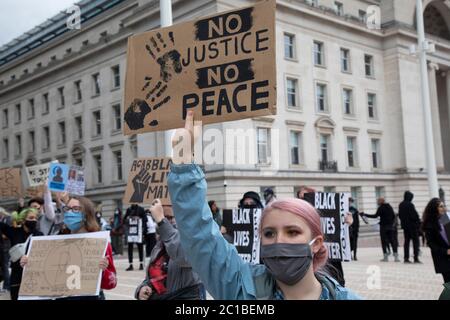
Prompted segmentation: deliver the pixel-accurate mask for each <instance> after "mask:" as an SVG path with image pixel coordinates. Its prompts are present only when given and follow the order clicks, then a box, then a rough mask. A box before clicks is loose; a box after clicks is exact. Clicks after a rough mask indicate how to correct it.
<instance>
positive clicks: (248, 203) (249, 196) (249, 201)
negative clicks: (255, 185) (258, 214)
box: [239, 191, 264, 209]
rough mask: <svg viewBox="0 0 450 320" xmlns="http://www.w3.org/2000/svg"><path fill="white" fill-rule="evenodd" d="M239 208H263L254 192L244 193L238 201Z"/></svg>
mask: <svg viewBox="0 0 450 320" xmlns="http://www.w3.org/2000/svg"><path fill="white" fill-rule="evenodd" d="M239 208H261V209H262V208H264V206H263V205H262V203H261V198H260V197H259V194H257V193H256V192H254V191H248V192H246V193H244V195H243V197H242V199H241V200H240V201H239Z"/></svg>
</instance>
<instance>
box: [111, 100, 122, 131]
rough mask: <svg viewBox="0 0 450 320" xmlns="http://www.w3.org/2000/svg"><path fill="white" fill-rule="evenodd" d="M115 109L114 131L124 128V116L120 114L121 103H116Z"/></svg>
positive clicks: (113, 107)
mask: <svg viewBox="0 0 450 320" xmlns="http://www.w3.org/2000/svg"><path fill="white" fill-rule="evenodd" d="M112 109H113V112H112V113H113V129H114V131H119V130H121V129H122V118H121V115H120V104H115V105H113V106H112Z"/></svg>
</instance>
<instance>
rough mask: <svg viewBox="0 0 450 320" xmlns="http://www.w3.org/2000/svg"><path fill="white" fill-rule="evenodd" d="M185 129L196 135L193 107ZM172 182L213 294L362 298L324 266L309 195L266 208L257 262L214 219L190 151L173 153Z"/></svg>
mask: <svg viewBox="0 0 450 320" xmlns="http://www.w3.org/2000/svg"><path fill="white" fill-rule="evenodd" d="M186 134H187V135H191V136H193V113H192V112H189V113H188V115H187V118H186V129H185V130H184V131H183V129H180V130H178V131H177V132H176V133H175V136H174V137H175V139H177V138H179V136H180V135H183V136H184V135H186ZM177 141H178V140H177ZM168 185H169V192H170V198H171V200H172V205H173V212H174V214H175V216H176V220H177V226H178V230H179V234H180V239H181V244H182V247H183V250H184V251H185V253H186V256H187V257H188V260H189V262H190V264H191V265H192V268H193V270H194V271H195V272H197V273H198V275H199V276H200V278H201V280H202V282H203V283H204V284H205V286H206V289H207V290H208V292H209V293H210V294H211V295H212V296H213V297H214V298H215V299H231V300H238V299H296V300H306V299H309V300H319V299H320V300H351V299H359V297H358V296H357V295H356V294H354V293H353V292H351V291H350V290H348V289H346V288H344V287H342V286H341V285H339V284H338V283H337V282H336V280H334V279H333V278H331V277H330V276H328V275H326V274H325V273H323V272H322V270H321V268H322V267H323V266H324V264H325V263H326V261H327V249H326V247H325V245H324V236H323V234H322V231H321V226H320V216H319V214H318V212H317V211H316V210H315V209H314V207H312V206H311V205H310V204H309V203H307V202H306V201H304V200H300V199H286V200H278V201H275V202H273V203H272V204H271V205H270V206H269V207H267V208H266V209H265V210H264V211H263V214H262V218H261V223H260V230H259V232H260V233H261V252H260V257H261V260H262V262H263V264H257V265H253V264H249V263H247V262H245V261H243V260H242V258H241V257H240V256H239V255H238V253H237V251H236V248H235V247H234V246H232V245H231V244H229V243H228V242H227V241H226V240H225V239H224V238H223V236H222V234H221V233H220V230H219V227H218V226H217V224H216V223H214V221H213V219H212V215H211V210H210V209H209V206H208V203H207V201H206V190H207V185H206V180H205V175H204V173H203V171H202V170H201V168H200V167H199V166H198V165H196V164H194V163H192V158H191V157H190V156H187V155H184V158H183V159H178V158H177V157H174V159H173V164H172V166H171V172H170V174H169V177H168Z"/></svg>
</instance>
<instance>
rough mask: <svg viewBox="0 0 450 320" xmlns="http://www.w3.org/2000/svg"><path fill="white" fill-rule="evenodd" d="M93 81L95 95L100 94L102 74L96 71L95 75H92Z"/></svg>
mask: <svg viewBox="0 0 450 320" xmlns="http://www.w3.org/2000/svg"><path fill="white" fill-rule="evenodd" d="M92 83H93V88H94V95H95V96H96V95H99V94H100V74H99V73H96V74H94V75H92Z"/></svg>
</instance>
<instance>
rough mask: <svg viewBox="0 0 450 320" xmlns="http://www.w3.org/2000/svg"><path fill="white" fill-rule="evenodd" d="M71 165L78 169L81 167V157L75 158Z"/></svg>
mask: <svg viewBox="0 0 450 320" xmlns="http://www.w3.org/2000/svg"><path fill="white" fill-rule="evenodd" d="M73 163H74V164H75V165H76V166H78V167H83V158H82V156H77V157H74V158H73Z"/></svg>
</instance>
